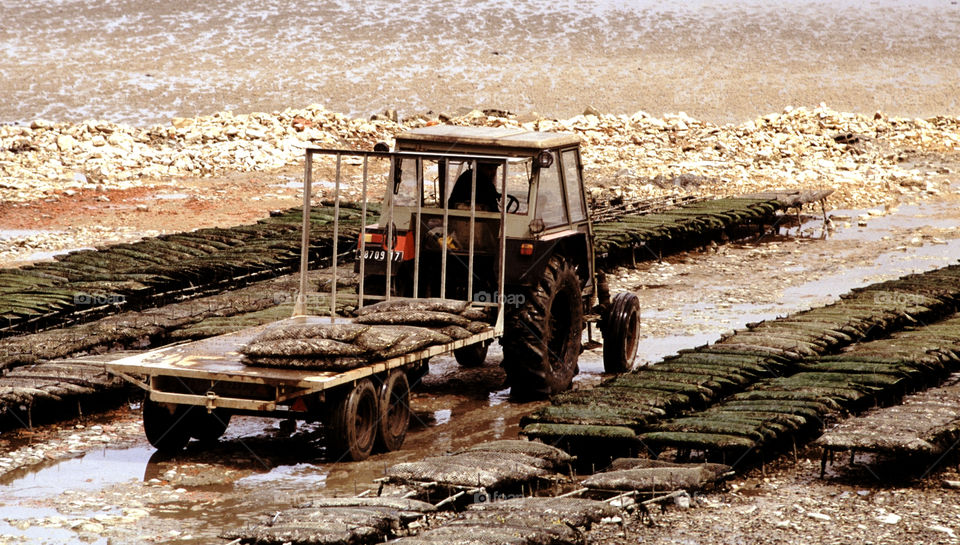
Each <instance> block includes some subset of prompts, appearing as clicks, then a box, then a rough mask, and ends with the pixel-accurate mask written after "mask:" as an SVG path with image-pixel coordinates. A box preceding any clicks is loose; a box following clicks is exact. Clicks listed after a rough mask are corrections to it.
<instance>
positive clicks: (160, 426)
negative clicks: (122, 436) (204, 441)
mask: <svg viewBox="0 0 960 545" xmlns="http://www.w3.org/2000/svg"><path fill="white" fill-rule="evenodd" d="M188 409H189V407H187V406H186V405H176V404H171V403H157V402H156V401H153V400H151V399H149V398H146V399H144V400H143V432H144V434H145V435H146V436H147V441H149V442H150V444H151V445H153V447H154V448H156V449H157V450H159V451H160V452H164V453H173V452H177V451H180V450H183V447H185V446H187V443H188V442H190V422H189V421H188V419H189V415H188V414H187V413H188Z"/></svg>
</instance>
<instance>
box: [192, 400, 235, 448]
mask: <svg viewBox="0 0 960 545" xmlns="http://www.w3.org/2000/svg"><path fill="white" fill-rule="evenodd" d="M191 409H192V410H191V414H190V415H188V417H187V418H188V419H189V420H190V424H189V426H190V435H191V437H193V438H194V439H196V440H197V441H200V442H201V443H215V442H216V441H217V439H220V437H222V436H223V434H224V432H226V431H227V426H229V425H230V417H231V416H232V415H231V414H230V412H229V411H226V410H224V409H214V410H213V411H212V412H208V411H207V410H206V409H205V408H203V407H191Z"/></svg>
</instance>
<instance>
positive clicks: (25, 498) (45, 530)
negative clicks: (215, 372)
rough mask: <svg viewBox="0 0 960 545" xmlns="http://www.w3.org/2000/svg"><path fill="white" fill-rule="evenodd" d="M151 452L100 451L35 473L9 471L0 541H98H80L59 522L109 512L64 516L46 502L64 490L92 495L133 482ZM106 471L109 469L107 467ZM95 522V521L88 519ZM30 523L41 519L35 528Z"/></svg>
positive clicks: (0, 503)
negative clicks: (11, 539) (8, 539)
mask: <svg viewBox="0 0 960 545" xmlns="http://www.w3.org/2000/svg"><path fill="white" fill-rule="evenodd" d="M153 454H154V450H153V449H152V448H147V447H132V448H121V449H111V448H107V449H100V450H96V451H93V452H89V453H87V454H85V455H83V456H81V457H79V458H73V459H69V460H63V461H59V462H56V463H53V464H51V465H48V466H46V467H43V468H42V469H40V470H33V471H30V472H20V471H15V472H13V474H12V478H11V476H10V475H8V476H5V478H4V479H3V481H0V541H3V539H4V538H7V537H15V538H16V539H17V542H19V541H21V540H27V541H28V542H32V541H33V540H40V542H43V543H102V542H106V541H105V540H97V541H89V540H81V539H79V538H78V535H77V534H76V533H75V532H74V531H72V530H70V529H67V528H63V527H56V526H60V525H62V523H61V522H58V521H63V520H65V519H70V520H81V519H87V518H92V517H95V516H96V515H108V514H115V513H114V512H115V511H119V510H120V508H121V507H122V506H119V505H118V506H115V509H108V510H103V509H99V510H90V511H86V512H78V513H71V514H70V515H69V516H68V515H64V514H63V513H61V512H59V511H58V510H57V509H55V508H53V507H50V506H49V505H48V501H49V499H50V498H55V497H57V496H60V495H62V494H64V493H65V492H68V491H75V492H80V493H93V492H95V491H97V490H101V489H103V488H106V487H108V486H111V485H116V484H120V483H124V482H128V481H139V480H140V479H141V478H142V477H143V474H144V468H145V467H146V466H147V463H148V461H149V460H150V457H151V456H153ZM107 468H109V469H107ZM93 520H95V519H93ZM36 521H46V523H42V524H39V525H37V524H36Z"/></svg>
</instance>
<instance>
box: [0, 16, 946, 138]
mask: <svg viewBox="0 0 960 545" xmlns="http://www.w3.org/2000/svg"><path fill="white" fill-rule="evenodd" d="M0 9H2V10H3V13H4V21H3V23H2V24H0V91H2V92H3V94H4V100H3V101H2V102H0V122H28V121H30V120H32V119H36V118H48V119H53V120H58V121H59V120H69V121H78V120H81V119H86V118H97V119H107V120H110V121H119V122H126V123H132V124H148V123H162V122H166V121H168V120H169V119H170V118H171V117H173V116H186V115H197V114H208V113H212V112H216V111H221V110H235V111H237V112H246V111H272V110H280V109H283V108H286V107H303V106H306V105H308V104H311V103H320V104H323V105H325V106H327V107H328V109H331V110H335V111H342V112H346V113H351V114H356V115H360V116H366V115H370V114H372V113H375V112H379V111H382V110H383V109H385V108H396V109H398V110H400V112H401V114H402V115H411V114H413V113H421V112H425V111H427V110H431V109H432V110H456V109H457V108H461V107H467V108H472V107H480V108H500V109H507V110H511V111H515V112H529V111H531V110H536V111H539V112H541V113H545V114H548V115H556V116H568V115H575V114H579V113H581V112H582V111H583V109H584V107H585V106H586V105H588V104H590V105H593V106H595V107H597V108H600V109H601V110H603V111H611V112H618V113H628V114H629V113H633V112H634V111H636V110H638V109H644V110H648V111H651V112H653V113H662V112H664V111H669V112H676V111H679V110H684V111H687V112H688V113H691V114H693V115H695V116H705V117H708V118H710V119H713V120H719V121H735V120H743V119H747V118H751V117H753V116H755V115H758V114H761V113H765V112H767V111H777V110H779V109H781V108H783V107H784V106H785V105H787V104H793V105H800V104H804V105H816V104H817V103H818V102H820V101H821V100H824V101H827V102H828V103H830V104H831V105H833V106H835V107H853V108H854V109H859V110H864V111H868V112H872V111H873V109H876V108H878V107H881V108H884V109H886V110H888V111H893V112H902V113H905V114H907V115H920V114H925V115H932V114H934V113H947V112H948V111H950V110H951V109H955V108H956V106H957V104H958V103H957V98H956V97H957V95H958V93H956V92H954V91H956V90H957V89H956V86H957V81H956V78H955V75H956V73H957V72H958V67H960V61H958V59H957V58H956V56H955V55H944V54H943V52H944V51H956V50H958V49H960V47H958V46H960V32H958V30H960V6H957V4H956V2H950V1H948V0H941V1H937V0H924V1H914V2H893V1H888V0H874V1H873V2H852V1H841V2H832V3H823V2H817V1H812V0H806V1H801V2H793V3H791V4H790V7H789V9H784V7H783V4H782V3H780V2H773V1H765V0H750V1H747V2H733V1H730V0H725V1H721V2H707V1H696V2H688V3H682V4H675V3H665V2H659V1H653V0H639V1H624V0H598V1H596V2H590V3H587V4H584V3H577V2H572V1H563V2H551V3H542V2H534V1H533V0H519V1H515V2H505V1H502V0H482V1H468V0H431V1H426V2H420V1H413V0H401V1H387V0H371V1H368V2H363V3H358V2H348V1H345V0H320V1H317V2H309V3H299V2H291V1H289V0H241V1H233V0H230V1H228V0H213V1H210V2H204V3H202V4H190V3H182V2H179V3H177V2H175V3H155V2H146V1H145V0H120V1H117V2H110V3H102V2H95V1H93V0H61V1H56V2H42V1H40V0H27V1H25V2H12V1H10V0H3V1H2V2H0ZM907 90H909V92H908V93H905V92H904V91H907Z"/></svg>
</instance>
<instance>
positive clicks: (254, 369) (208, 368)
mask: <svg viewBox="0 0 960 545" xmlns="http://www.w3.org/2000/svg"><path fill="white" fill-rule="evenodd" d="M320 323H331V319H330V318H329V317H321V316H294V317H292V318H287V319H285V320H280V321H278V322H273V323H270V324H265V325H262V326H258V327H252V328H248V329H244V330H241V331H237V332H235V333H228V334H225V335H218V336H216V337H210V338H207V339H202V340H198V341H192V342H186V343H181V344H176V345H172V346H168V347H165V348H160V349H157V350H150V351H148V352H144V353H142V354H137V355H135V356H129V357H126V358H122V359H119V360H116V361H112V362H107V363H105V364H104V366H105V367H106V369H107V371H109V372H110V373H113V374H115V375H119V376H121V377H123V378H125V379H126V380H129V381H131V382H133V383H135V384H137V385H138V386H140V387H141V388H143V389H145V390H147V391H148V392H149V393H150V398H151V399H152V400H154V401H157V402H165V403H183V404H188V405H202V406H205V407H207V408H208V409H215V408H225V409H239V410H250V411H277V410H284V409H287V410H289V407H285V406H284V404H287V403H289V402H290V401H292V400H294V399H295V398H298V397H301V396H304V395H308V394H313V393H317V392H322V391H323V390H327V389H330V388H333V387H336V386H340V385H342V384H346V383H350V382H353V381H356V380H360V379H362V378H365V377H369V376H372V375H375V374H378V373H383V372H386V371H389V370H392V369H395V368H398V367H405V366H410V365H411V364H415V363H417V362H420V361H423V360H425V359H427V358H430V357H432V356H436V355H439V354H443V353H446V352H450V351H451V350H453V349H455V348H461V347H463V346H467V345H470V344H474V343H478V342H483V341H485V340H487V339H492V338H494V336H495V331H494V330H493V329H491V330H490V331H486V332H483V333H478V334H476V335H473V336H471V337H468V338H465V339H460V340H456V341H453V342H451V343H444V344H442V345H435V346H431V347H428V348H425V349H423V350H416V351H413V352H410V353H407V354H404V355H402V356H398V357H395V358H391V359H389V360H384V361H378V362H373V363H371V364H369V365H365V366H362V367H358V368H356V369H351V370H349V371H320V370H316V369H303V370H298V369H279V368H272V367H262V366H252V365H249V364H247V363H245V362H244V361H243V356H242V355H241V354H240V352H239V350H240V348H241V347H242V346H243V345H245V344H247V343H248V342H250V341H251V340H252V339H253V338H254V337H256V336H257V335H260V334H262V333H264V332H267V331H270V330H272V329H282V328H285V327H289V326H291V325H307V324H320ZM333 323H350V320H349V319H346V318H336V319H334V321H333ZM138 376H139V377H145V378H138ZM169 378H174V379H179V380H176V381H169V380H167V381H164V379H169ZM198 381H201V382H202V384H201V383H200V382H198ZM204 385H206V386H208V387H207V388H206V389H205V390H204V389H203V388H201V386H204ZM244 385H248V386H249V387H248V388H244ZM264 387H267V388H269V389H272V390H273V395H271V396H267V395H266V394H267V393H268V392H267V389H266V388H264ZM184 390H186V391H184ZM227 392H229V395H225V394H226V393H227Z"/></svg>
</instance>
